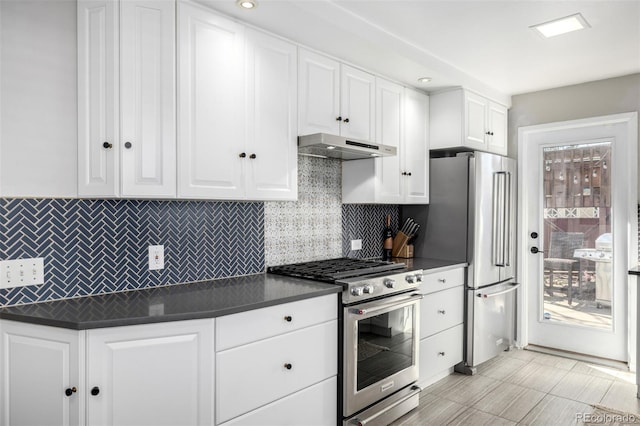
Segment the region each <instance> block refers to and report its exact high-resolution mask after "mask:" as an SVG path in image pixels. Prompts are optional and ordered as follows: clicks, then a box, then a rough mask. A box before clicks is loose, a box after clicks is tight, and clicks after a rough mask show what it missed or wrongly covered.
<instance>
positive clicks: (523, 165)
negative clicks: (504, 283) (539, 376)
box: [516, 112, 638, 369]
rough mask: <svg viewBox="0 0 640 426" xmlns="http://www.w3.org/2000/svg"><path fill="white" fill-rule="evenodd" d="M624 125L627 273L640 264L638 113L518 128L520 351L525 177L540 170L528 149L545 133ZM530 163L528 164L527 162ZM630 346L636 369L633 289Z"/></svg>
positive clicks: (524, 316)
mask: <svg viewBox="0 0 640 426" xmlns="http://www.w3.org/2000/svg"><path fill="white" fill-rule="evenodd" d="M614 124H623V125H625V131H626V134H627V141H626V144H625V146H626V149H627V153H626V161H627V164H626V165H625V166H626V167H627V171H628V174H629V177H628V180H629V184H628V185H627V187H626V201H627V206H626V208H627V218H628V222H627V231H628V232H627V242H626V246H627V253H628V256H627V259H626V266H625V268H626V269H629V267H631V266H634V265H636V264H637V263H638V222H637V214H638V213H637V208H638V207H637V206H638V191H637V187H638V170H637V154H638V113H637V112H629V113H621V114H613V115H607V116H600V117H591V118H584V119H578V120H569V121H562V122H555V123H546V124H539V125H533V126H526V127H520V128H518V152H519V155H518V174H519V176H520V177H519V179H518V211H519V212H520V218H521V220H519V221H518V236H519V240H518V254H517V259H518V263H517V264H518V272H517V279H518V282H520V283H522V284H523V287H524V289H523V291H521V292H520V298H519V299H518V322H517V342H516V345H517V346H518V347H524V346H527V345H528V344H529V336H528V318H529V296H528V291H527V289H526V283H525V280H524V278H525V273H524V272H525V271H527V270H528V268H527V266H528V262H529V257H528V256H527V254H528V253H529V252H528V250H529V245H530V241H529V236H528V235H527V234H528V231H527V229H526V228H525V223H524V222H525V220H524V214H525V212H527V211H528V209H529V208H530V205H529V202H528V199H529V197H528V195H529V192H528V190H527V188H526V186H525V182H526V180H527V179H526V178H525V176H526V175H527V174H528V173H530V171H531V167H530V166H532V165H535V166H536V167H537V164H538V163H537V162H534V161H532V159H531V158H526V155H524V154H525V152H526V148H525V147H526V146H527V144H528V143H529V141H530V139H531V138H532V137H533V136H534V135H537V134H540V133H545V132H553V131H558V130H569V129H580V128H585V127H595V126H604V125H614ZM525 160H527V161H525ZM627 297H628V301H627V302H628V303H627V314H628V315H627V317H628V324H627V343H628V345H627V346H628V362H629V365H630V367H631V368H632V369H635V364H636V363H635V360H636V312H637V300H636V289H635V288H631V287H629V288H628V290H627Z"/></svg>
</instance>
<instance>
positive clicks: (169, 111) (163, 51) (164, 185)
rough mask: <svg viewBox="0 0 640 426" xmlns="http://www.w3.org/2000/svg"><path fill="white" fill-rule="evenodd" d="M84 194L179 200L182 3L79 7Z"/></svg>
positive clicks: (112, 2)
mask: <svg viewBox="0 0 640 426" xmlns="http://www.w3.org/2000/svg"><path fill="white" fill-rule="evenodd" d="M78 112H79V114H78V115H79V117H78V195H79V196H81V197H94V196H102V197H117V196H124V197H159V198H162V197H166V198H171V197H175V194H176V177H175V143H176V142H175V3H174V2H172V1H169V0H161V1H151V0H146V1H145V0H130V1H129V0H128V1H122V2H119V1H117V0H79V1H78Z"/></svg>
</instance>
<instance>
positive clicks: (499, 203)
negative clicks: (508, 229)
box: [492, 172, 507, 266]
mask: <svg viewBox="0 0 640 426" xmlns="http://www.w3.org/2000/svg"><path fill="white" fill-rule="evenodd" d="M505 186H506V172H495V173H494V174H493V242H492V245H493V264H494V265H495V266H505V265H506V262H505V244H504V243H505V226H506V223H505V212H506V207H505V204H506V197H507V194H506V188H505Z"/></svg>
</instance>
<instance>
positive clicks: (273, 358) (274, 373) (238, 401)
mask: <svg viewBox="0 0 640 426" xmlns="http://www.w3.org/2000/svg"><path fill="white" fill-rule="evenodd" d="M337 333H338V325H337V321H336V320H333V321H330V322H325V323H323V324H319V325H315V326H312V327H308V328H305V329H303V330H298V331H294V332H291V333H287V334H283V335H280V336H276V337H273V338H271V339H266V340H261V341H259V342H255V343H251V344H248V345H244V346H240V347H237V348H233V349H229V350H226V351H222V352H218V353H217V354H216V415H217V423H222V422H225V421H227V420H230V419H232V418H234V417H236V416H239V415H241V414H244V413H247V412H249V411H251V410H254V409H256V408H258V407H261V406H263V405H265V404H268V403H270V402H273V401H275V400H277V399H280V398H282V397H284V396H287V395H290V394H292V393H294V392H297V391H299V390H301V389H304V388H306V387H308V386H310V385H312V384H314V383H318V382H321V381H323V380H326V379H327V378H329V377H331V376H335V375H336V374H337V364H338V362H337V357H338V355H337V353H338V348H337V345H338V338H337ZM287 366H289V367H290V368H287Z"/></svg>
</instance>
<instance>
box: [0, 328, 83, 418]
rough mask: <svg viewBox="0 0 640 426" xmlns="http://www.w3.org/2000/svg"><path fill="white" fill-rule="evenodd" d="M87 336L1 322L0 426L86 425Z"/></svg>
mask: <svg viewBox="0 0 640 426" xmlns="http://www.w3.org/2000/svg"><path fill="white" fill-rule="evenodd" d="M83 336H84V335H83V334H81V333H79V332H78V331H75V330H67V329H63V328H55V327H46V326H41V325H32V324H24V323H19V322H13V321H0V337H1V338H0V386H1V389H0V395H1V398H0V425H2V426H18V425H65V426H66V425H78V424H82V423H83V422H82V421H81V419H82V413H83V405H84V404H83V403H84V395H83V391H84V388H83V386H82V381H83V377H82V369H81V368H78V366H79V365H80V363H81V360H82V359H83V357H82V354H81V350H84V345H83V343H84V341H83Z"/></svg>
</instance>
